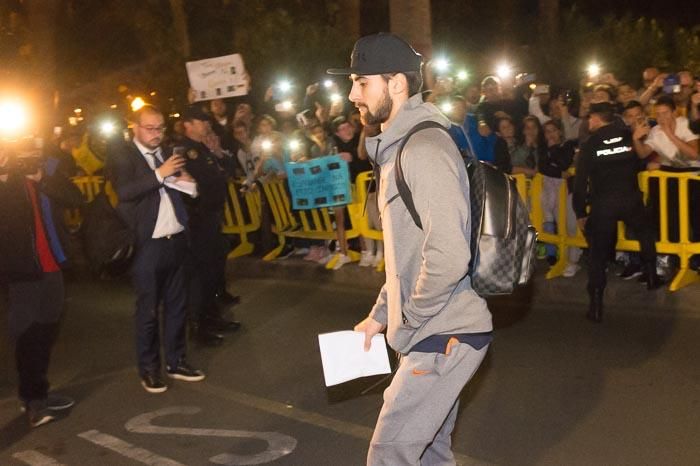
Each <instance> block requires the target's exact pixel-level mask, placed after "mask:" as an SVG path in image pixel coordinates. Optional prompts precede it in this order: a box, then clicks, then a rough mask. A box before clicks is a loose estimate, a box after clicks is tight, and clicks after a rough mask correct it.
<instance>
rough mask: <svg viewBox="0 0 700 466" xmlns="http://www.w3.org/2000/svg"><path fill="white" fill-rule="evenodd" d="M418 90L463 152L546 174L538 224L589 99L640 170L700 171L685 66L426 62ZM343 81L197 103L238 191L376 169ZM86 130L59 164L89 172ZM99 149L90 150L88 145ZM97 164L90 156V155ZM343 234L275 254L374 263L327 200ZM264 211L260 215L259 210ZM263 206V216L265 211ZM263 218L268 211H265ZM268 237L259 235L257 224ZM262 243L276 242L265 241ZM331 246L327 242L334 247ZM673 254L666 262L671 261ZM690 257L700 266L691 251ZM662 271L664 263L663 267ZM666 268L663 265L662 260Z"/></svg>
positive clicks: (698, 225)
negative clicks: (321, 173)
mask: <svg viewBox="0 0 700 466" xmlns="http://www.w3.org/2000/svg"><path fill="white" fill-rule="evenodd" d="M426 71H427V73H426V83H425V86H424V96H425V97H424V98H425V99H426V100H428V101H432V102H433V103H435V104H436V105H437V106H438V107H439V108H440V109H441V110H442V111H443V113H445V114H446V115H447V116H448V117H449V118H450V120H451V121H452V122H453V127H452V128H451V131H452V133H453V138H454V139H455V141H456V142H457V144H458V145H459V146H460V149H461V150H462V152H463V153H464V154H465V155H466V154H471V155H473V156H475V157H476V158H478V159H479V160H482V161H485V162H488V163H491V164H493V165H495V166H497V167H498V168H499V169H501V170H503V171H504V172H507V173H511V174H524V175H525V176H527V177H533V176H534V175H535V174H537V173H540V174H541V175H543V180H544V181H543V193H542V198H541V203H542V211H543V213H544V229H545V231H548V232H554V231H556V229H557V225H556V222H557V217H558V201H559V196H558V193H559V190H560V187H561V185H562V184H568V185H569V188H571V186H572V185H573V183H572V182H573V179H572V177H573V176H574V175H573V170H572V168H573V167H574V166H575V160H576V154H577V151H578V147H579V145H580V144H582V143H583V142H584V141H586V139H587V138H588V136H589V131H588V125H587V122H586V119H587V114H588V109H589V107H590V105H591V104H592V103H598V102H612V103H614V104H615V105H616V106H617V108H618V117H617V118H616V123H615V124H617V125H620V126H621V127H622V126H625V127H627V128H629V130H630V131H631V132H632V133H633V135H634V141H635V150H636V151H637V152H639V153H643V154H644V155H646V154H649V153H651V156H650V157H647V158H646V159H644V161H643V162H640V170H658V169H660V170H667V171H673V172H679V171H698V170H700V161H699V160H698V134H700V79H697V77H694V76H693V75H692V73H690V72H688V71H681V72H679V73H676V74H668V73H661V72H660V71H659V70H658V69H657V68H654V67H650V68H647V69H645V70H644V71H643V73H642V74H641V82H642V83H643V84H642V86H641V87H639V88H637V86H635V85H633V84H631V83H629V82H623V81H619V80H617V79H616V78H615V76H614V75H613V74H611V73H605V74H601V75H599V76H597V77H595V78H591V77H586V78H585V79H583V80H582V82H581V85H580V88H579V89H569V88H564V87H559V86H557V85H556V84H555V83H545V82H540V81H538V80H536V78H535V76H534V75H531V74H521V75H518V76H516V77H515V78H512V79H510V78H509V79H505V80H502V79H500V78H498V77H496V76H486V77H484V78H483V79H482V80H481V81H480V82H468V81H465V80H459V79H457V78H456V77H450V76H441V75H438V73H435V72H434V70H433V69H432V68H431V63H428V64H427V65H426ZM347 84H348V83H344V82H336V81H333V80H330V79H322V80H319V81H318V82H315V83H313V84H310V85H308V86H303V85H298V84H296V85H295V84H290V83H289V82H278V83H275V84H273V85H272V86H270V87H269V88H268V89H267V91H266V92H265V93H264V96H263V97H262V98H261V99H260V100H259V101H255V100H254V99H251V98H248V97H238V98H232V99H226V100H224V99H215V100H211V101H207V102H201V103H196V105H201V106H202V107H203V108H204V110H205V111H206V112H208V114H209V115H210V119H211V121H210V125H211V134H210V136H209V138H207V140H206V144H207V146H209V147H210V148H212V150H214V149H216V150H223V151H224V152H225V153H227V154H228V155H229V156H231V157H233V158H234V159H235V162H236V165H237V173H236V175H237V177H238V178H239V179H241V180H244V181H243V188H242V191H248V190H255V189H259V188H258V187H259V183H258V182H259V181H261V180H264V179H267V178H270V177H277V178H285V177H286V170H285V163H288V162H297V161H304V160H309V159H313V158H316V157H319V156H323V155H329V154H338V155H340V156H341V157H342V158H343V159H345V160H346V161H347V162H348V164H349V170H350V179H351V180H352V181H354V180H355V178H356V176H357V175H358V174H359V173H361V172H364V171H368V170H371V164H370V162H369V160H368V157H367V154H366V151H365V150H364V144H362V141H363V138H364V134H365V133H368V134H370V135H372V134H375V133H376V132H377V131H378V130H379V129H378V128H363V127H362V125H361V123H360V119H359V113H358V112H357V110H356V109H355V108H353V107H351V105H350V104H349V102H348V101H347V98H346V97H347V92H346V89H345V87H347V86H346V85H347ZM182 135H183V124H182V122H181V121H178V120H177V118H172V119H171V120H170V121H169V129H168V134H167V142H166V144H167V145H170V146H174V145H177V144H178V141H179V140H180V139H181V138H182ZM86 146H88V144H87V141H86V138H85V137H83V138H82V139H81V137H80V136H79V135H76V134H75V133H67V134H66V135H64V136H63V137H62V138H61V141H60V150H61V151H63V153H64V155H66V154H72V156H70V155H66V156H65V157H63V159H62V160H63V162H62V165H61V166H62V167H64V168H65V170H66V172H67V174H70V175H75V174H80V173H89V174H92V173H95V171H96V170H94V169H93V167H90V168H88V169H85V168H84V165H86V164H87V165H89V162H90V161H91V157H89V154H90V150H89V149H88V148H86ZM95 152H96V151H95ZM93 165H94V164H93ZM373 195H374V194H373V193H370V199H369V201H368V202H367V206H368V208H367V213H368V215H369V216H370V224H371V225H372V226H373V227H375V228H377V229H381V226H380V225H381V223H380V219H379V215H378V212H377V211H376V209H375V208H373V207H374V199H373V198H372V196H373ZM658 196H659V188H658V185H657V184H654V183H652V185H651V186H650V198H649V202H648V206H649V210H650V214H651V215H654V216H655V217H656V219H655V220H656V221H655V222H654V223H655V225H657V227H658V225H659V221H658V215H659V212H658V210H659V209H658ZM263 197H264V196H263ZM667 197H668V212H669V217H668V239H669V240H670V241H678V240H679V218H678V212H679V208H678V203H679V199H678V185H677V183H675V182H674V181H673V180H671V182H670V183H669V186H668V196H667ZM689 205H690V216H689V217H690V232H691V238H690V239H691V241H692V242H697V241H700V215H699V214H698V213H699V212H700V181H698V182H695V181H692V182H691V183H690V184H689ZM567 210H568V214H567V225H565V226H563V227H564V228H566V230H567V232H568V234H570V235H575V234H576V222H575V215H574V214H573V210H572V206H571V196H570V195H569V198H568V202H567ZM331 212H332V215H333V218H334V225H335V227H336V230H337V233H338V237H337V240H336V241H333V242H328V241H325V242H324V241H301V240H296V241H294V242H292V243H291V244H288V245H287V247H286V248H285V250H283V252H282V254H281V255H280V258H286V257H289V256H291V255H295V254H297V255H303V257H304V259H305V260H308V261H314V262H317V263H320V264H325V263H327V262H328V261H329V260H330V259H331V258H332V257H333V254H337V255H338V258H337V259H338V260H337V261H336V268H340V267H343V266H344V265H345V264H347V263H349V262H350V259H349V257H348V253H347V251H348V248H351V249H359V250H361V251H362V256H361V257H362V259H361V261H360V266H376V265H377V264H378V263H380V262H381V260H382V258H383V251H382V247H383V246H382V244H381V242H380V241H373V240H371V239H368V238H360V239H359V241H358V242H357V243H356V244H355V243H353V244H350V246H348V244H347V240H346V239H345V237H344V230H345V228H346V227H347V226H348V222H349V216H348V215H347V214H346V212H345V209H344V208H334V209H331ZM263 214H265V213H264V212H263ZM264 216H265V215H264ZM263 223H264V224H263V229H268V230H269V228H270V219H269V215H267V220H266V221H265V222H263ZM262 236H263V237H264V236H265V235H264V234H263V235H262ZM264 246H271V245H270V244H267V245H264ZM332 251H333V252H332ZM538 253H539V257H540V258H543V259H544V258H546V259H547V260H548V261H549V262H550V263H554V262H556V261H557V255H558V251H557V249H556V247H555V246H551V245H542V246H541V248H540V250H539V251H538ZM581 253H582V251H581V250H579V249H578V248H569V250H568V254H567V257H566V259H567V262H568V263H567V267H566V269H565V272H564V276H566V277H571V276H574V275H575V274H576V273H577V271H578V270H579V269H580V266H579V265H578V262H579V259H580V257H581ZM622 259H623V260H624V262H625V264H626V265H627V267H626V268H625V270H624V271H623V272H622V273H621V275H622V277H623V278H634V277H637V276H638V275H640V272H639V261H638V259H637V258H636V256H635V254H626V255H624V256H623V257H622ZM674 260H675V259H674V258H673V257H671V258H669V257H667V256H663V257H662V258H661V259H660V263H659V266H660V268H666V269H668V268H669V267H672V266H673V265H676V266H677V265H678V264H677V261H676V263H675V264H674ZM669 261H670V262H669ZM691 267H692V268H695V269H697V268H698V267H700V258H698V257H694V258H693V260H692V261H691ZM660 271H661V270H660ZM665 272H668V270H665Z"/></svg>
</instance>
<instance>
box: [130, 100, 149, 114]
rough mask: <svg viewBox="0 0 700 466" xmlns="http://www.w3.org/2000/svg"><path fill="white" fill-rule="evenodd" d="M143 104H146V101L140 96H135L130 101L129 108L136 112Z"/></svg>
mask: <svg viewBox="0 0 700 466" xmlns="http://www.w3.org/2000/svg"><path fill="white" fill-rule="evenodd" d="M144 105H146V101H145V100H143V99H142V98H141V97H136V98H135V99H134V100H132V101H131V110H132V111H134V112H137V111H139V110H141V109H142V108H143V106H144Z"/></svg>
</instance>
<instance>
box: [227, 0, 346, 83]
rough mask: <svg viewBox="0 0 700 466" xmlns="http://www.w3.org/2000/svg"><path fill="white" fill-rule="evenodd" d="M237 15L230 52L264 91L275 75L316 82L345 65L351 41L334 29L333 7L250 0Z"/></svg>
mask: <svg viewBox="0 0 700 466" xmlns="http://www.w3.org/2000/svg"><path fill="white" fill-rule="evenodd" d="M280 4H284V5H285V7H284V8H283V7H282V6H281V5H280ZM237 13H238V14H236V16H235V17H236V21H235V25H234V31H235V39H234V48H235V51H236V52H240V53H242V54H243V56H244V59H245V62H246V67H247V68H248V69H249V72H250V74H251V75H252V76H253V77H254V79H255V80H256V82H257V83H258V85H260V84H261V82H262V83H264V84H263V87H266V84H267V83H269V82H271V80H273V79H275V78H276V77H277V76H279V75H280V74H285V75H287V76H289V77H291V78H293V79H294V80H295V81H298V82H300V83H302V84H304V83H310V82H312V81H314V80H318V79H319V77H320V76H322V75H323V73H324V71H325V69H326V68H330V67H333V66H342V65H345V64H346V63H347V62H348V60H349V58H348V57H349V55H350V50H351V49H352V44H353V43H354V41H355V40H356V38H355V37H348V36H347V34H346V33H345V31H343V30H341V28H339V27H338V24H337V22H336V17H337V15H338V14H342V12H339V11H338V5H337V2H332V1H328V2H324V1H307V2H275V1H266V0H250V1H247V2H245V8H242V7H240V8H239V11H238V12H237Z"/></svg>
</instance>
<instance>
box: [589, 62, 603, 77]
mask: <svg viewBox="0 0 700 466" xmlns="http://www.w3.org/2000/svg"><path fill="white" fill-rule="evenodd" d="M586 71H587V72H588V77H589V78H595V77H596V76H598V75H599V74H600V65H599V64H598V63H591V64H590V65H588V68H587V69H586Z"/></svg>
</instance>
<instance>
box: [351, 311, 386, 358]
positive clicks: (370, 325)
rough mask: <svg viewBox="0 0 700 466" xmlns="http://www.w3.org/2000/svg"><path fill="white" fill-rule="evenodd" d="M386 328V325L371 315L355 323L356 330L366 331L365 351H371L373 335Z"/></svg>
mask: <svg viewBox="0 0 700 466" xmlns="http://www.w3.org/2000/svg"><path fill="white" fill-rule="evenodd" d="M385 328H386V325H384V324H380V323H379V322H377V321H376V320H374V319H373V318H371V317H367V318H366V319H365V320H363V321H362V322H360V323H359V324H357V325H355V328H354V330H355V331H356V332H364V333H365V351H369V349H370V347H371V346H372V337H373V336H375V335H376V334H378V333H379V332H381V331H382V330H384V329H385Z"/></svg>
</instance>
